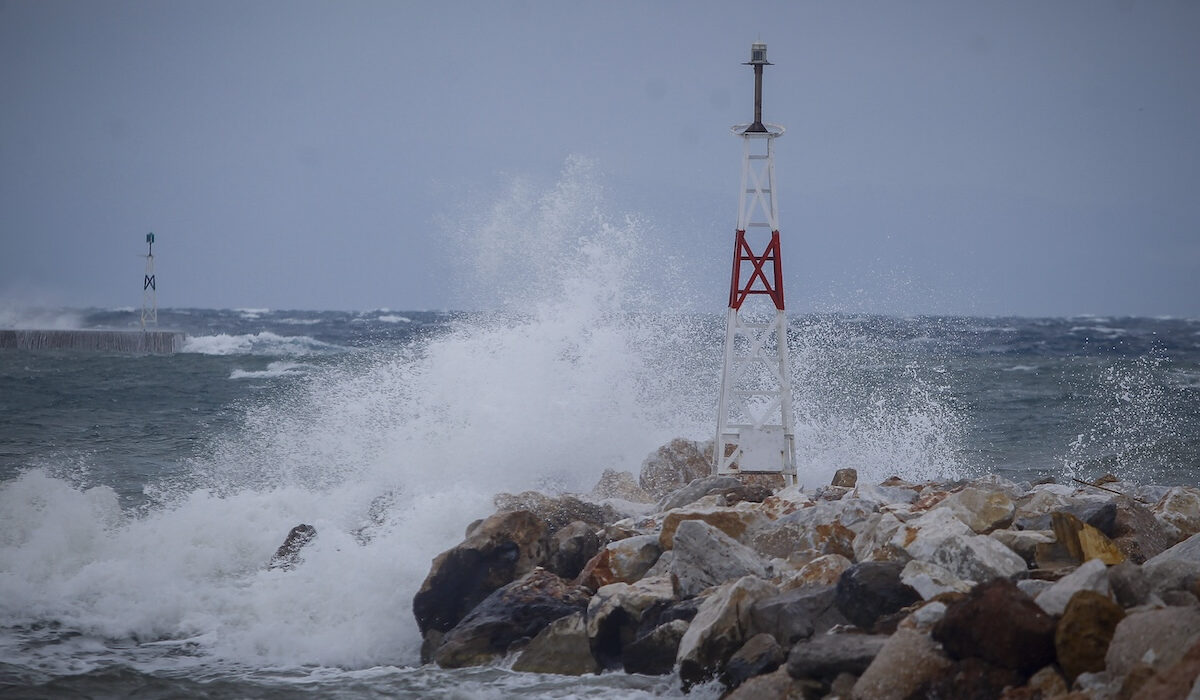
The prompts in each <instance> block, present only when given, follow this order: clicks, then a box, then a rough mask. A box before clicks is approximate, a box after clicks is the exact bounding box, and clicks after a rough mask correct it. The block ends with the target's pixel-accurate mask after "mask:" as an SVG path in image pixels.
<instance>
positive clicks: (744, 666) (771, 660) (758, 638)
mask: <svg viewBox="0 0 1200 700" xmlns="http://www.w3.org/2000/svg"><path fill="white" fill-rule="evenodd" d="M786 658H787V656H786V655H785V654H784V653H783V648H782V647H780V646H779V642H776V641H775V638H774V637H772V636H771V635H769V634H756V635H754V636H753V637H751V638H750V639H748V640H746V643H745V644H743V645H742V648H741V649H738V650H737V651H736V652H734V653H733V656H731V657H729V661H727V662H726V663H725V668H724V669H723V670H722V671H721V673H720V675H719V676H718V677H719V678H720V680H721V683H723V684H724V685H725V687H726V688H736V687H738V686H739V685H741V684H742V683H744V682H746V681H747V680H749V679H751V678H753V677H754V676H759V675H762V674H764V673H770V672H772V671H774V670H775V669H777V668H779V665H780V664H782V663H783V662H784V659H786Z"/></svg>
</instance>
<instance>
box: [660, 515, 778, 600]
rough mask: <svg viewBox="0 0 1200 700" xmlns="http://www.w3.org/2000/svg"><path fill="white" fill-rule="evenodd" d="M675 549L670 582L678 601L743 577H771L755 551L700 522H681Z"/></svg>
mask: <svg viewBox="0 0 1200 700" xmlns="http://www.w3.org/2000/svg"><path fill="white" fill-rule="evenodd" d="M674 545H675V548H674V550H673V551H674V553H675V554H674V557H673V558H672V560H671V566H670V570H671V580H672V581H673V582H674V584H675V593H676V595H678V596H679V597H680V598H689V597H691V596H694V595H696V594H697V593H699V592H700V591H702V590H704V589H706V588H710V587H712V586H715V585H718V584H720V583H723V582H725V581H730V580H732V579H736V578H741V577H742V576H756V577H758V578H769V577H770V574H769V571H768V569H767V565H766V564H765V563H764V562H763V561H762V559H761V558H759V556H758V554H757V553H755V552H754V550H752V549H750V548H749V547H746V546H745V545H743V544H741V543H739V542H738V541H736V540H734V539H733V538H732V537H730V536H729V535H726V534H725V533H724V532H721V531H720V530H718V529H717V528H715V527H713V526H712V525H709V524H708V523H706V522H704V521H703V520H684V521H683V522H681V523H680V524H679V527H678V529H676V531H675V541H674Z"/></svg>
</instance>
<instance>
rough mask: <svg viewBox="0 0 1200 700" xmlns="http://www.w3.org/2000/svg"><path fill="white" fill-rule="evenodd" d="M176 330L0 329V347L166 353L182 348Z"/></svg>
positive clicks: (182, 335) (179, 333)
mask: <svg viewBox="0 0 1200 700" xmlns="http://www.w3.org/2000/svg"><path fill="white" fill-rule="evenodd" d="M183 338H184V334H183V333H181V332H179V331H100V330H70V331H61V330H54V331H39V330H13V329H0V350H4V349H7V350H90V351H100V352H129V353H156V354H169V353H174V352H179V351H180V350H181V349H183Z"/></svg>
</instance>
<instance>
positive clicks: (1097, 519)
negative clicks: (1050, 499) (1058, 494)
mask: <svg viewBox="0 0 1200 700" xmlns="http://www.w3.org/2000/svg"><path fill="white" fill-rule="evenodd" d="M1055 512H1057V513H1067V514H1069V515H1073V516H1074V517H1076V518H1079V520H1081V521H1082V522H1085V523H1087V524H1088V525H1091V526H1092V527H1094V528H1096V529H1097V530H1099V531H1100V532H1102V533H1104V534H1105V535H1106V536H1108V537H1114V536H1115V535H1114V532H1115V525H1116V518H1117V505H1116V503H1115V502H1113V501H1081V502H1077V503H1073V504H1071V505H1068V506H1066V507H1064V508H1059V509H1057V510H1056V511H1055ZM1053 515H1054V514H1053V513H1042V514H1040V515H1034V516H1025V517H1021V518H1017V519H1016V520H1015V521H1013V527H1015V528H1017V529H1018V530H1049V529H1050V528H1051V527H1052V524H1051V520H1052V518H1053Z"/></svg>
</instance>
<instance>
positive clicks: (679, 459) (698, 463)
mask: <svg viewBox="0 0 1200 700" xmlns="http://www.w3.org/2000/svg"><path fill="white" fill-rule="evenodd" d="M712 449H713V448H712V443H711V442H709V443H706V444H705V445H702V444H700V443H698V442H695V441H694V440H685V439H683V438H676V439H674V440H672V441H671V442H669V443H667V444H666V445H663V446H662V447H660V448H658V450H657V451H655V453H654V454H652V455H650V456H649V457H647V458H646V459H645V461H643V462H642V471H641V476H640V477H639V478H638V484H639V485H641V487H642V489H643V490H645V492H646V493H648V494H650V496H651V497H652V498H662V497H663V496H665V495H667V494H668V493H671V492H672V491H674V490H675V489H678V488H679V487H680V486H686V485H687V484H690V483H691V482H693V481H695V480H696V479H701V478H703V477H706V476H708V475H709V474H711V473H712Z"/></svg>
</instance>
